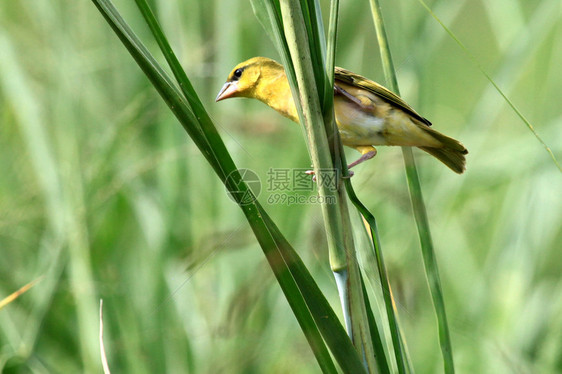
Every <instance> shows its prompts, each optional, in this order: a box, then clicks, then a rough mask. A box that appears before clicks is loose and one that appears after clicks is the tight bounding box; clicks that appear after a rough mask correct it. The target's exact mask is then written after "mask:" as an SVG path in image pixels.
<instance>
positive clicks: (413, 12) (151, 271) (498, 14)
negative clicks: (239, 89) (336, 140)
mask: <svg viewBox="0 0 562 374" xmlns="http://www.w3.org/2000/svg"><path fill="white" fill-rule="evenodd" d="M151 4H152V5H153V6H154V9H155V10H156V11H157V12H158V14H159V18H160V20H161V23H162V25H163V28H164V30H165V31H166V33H167V35H168V37H169V39H170V41H171V42H172V44H173V47H174V48H175V50H176V52H177V53H178V57H180V59H181V61H182V62H183V64H184V67H185V69H186V71H187V73H188V76H189V77H190V78H191V79H192V81H193V84H194V86H195V88H196V90H197V91H198V93H199V94H200V97H201V98H202V101H203V103H204V104H205V105H206V107H207V109H208V110H209V112H210V113H211V115H212V117H213V118H214V119H215V121H216V123H217V125H218V126H219V131H220V133H221V134H222V136H223V139H224V141H225V142H226V144H227V146H228V148H229V150H230V151H231V153H232V155H233V157H234V159H235V161H236V162H237V164H238V166H239V167H244V168H249V169H251V170H253V171H255V172H256V173H257V174H258V176H259V177H260V178H261V180H262V193H261V195H260V201H262V202H263V203H264V204H265V205H266V208H267V210H268V212H269V213H270V214H271V216H272V218H273V219H274V220H275V221H276V222H277V224H278V225H279V226H280V228H281V230H282V232H283V233H284V234H285V235H286V236H287V238H288V239H289V241H290V242H291V243H292V244H293V246H294V247H295V248H296V249H297V250H298V251H299V253H300V254H301V256H302V257H303V259H304V260H305V263H306V264H307V266H308V267H309V268H310V270H311V271H312V272H313V274H314V275H315V278H316V279H317V281H318V282H319V284H320V285H321V287H322V289H323V291H324V292H325V294H326V295H327V297H328V298H329V299H330V300H331V302H332V304H333V306H334V309H335V310H336V311H337V312H338V313H339V305H338V299H337V297H338V296H337V292H336V288H335V283H334V281H333V278H332V275H331V272H330V270H329V266H328V259H327V248H326V245H325V238H324V229H323V227H322V217H321V213H320V209H319V206H318V205H316V204H294V205H290V206H288V205H286V204H268V197H270V196H271V194H272V192H271V191H267V178H268V175H267V173H268V171H269V170H270V169H271V168H277V169H292V168H299V169H301V168H308V167H309V165H310V161H309V158H308V154H307V151H306V148H305V144H304V141H303V137H302V132H301V129H299V127H298V126H297V125H295V124H293V123H291V122H290V121H289V120H287V119H285V118H282V117H280V116H279V115H277V114H276V113H275V112H274V111H273V110H271V109H269V108H267V107H266V106H265V105H263V104H261V103H259V102H252V101H250V100H242V99H237V100H228V101H225V102H221V103H218V104H217V103H214V97H215V95H216V94H217V92H218V90H219V89H220V87H221V85H222V83H223V82H224V80H225V79H226V77H227V74H228V73H229V72H230V70H231V68H232V67H233V66H234V65H235V64H236V63H238V62H240V61H242V60H245V59H247V58H249V57H252V56H256V55H263V56H268V57H272V58H276V59H278V56H277V55H276V51H275V50H274V47H273V45H272V43H271V42H270V41H269V40H268V39H267V37H266V35H265V33H264V32H263V30H262V29H261V27H260V25H259V23H258V22H257V20H256V18H255V17H254V15H253V12H252V9H251V6H250V4H249V2H248V1H234V0H214V1H196V0H186V1H176V0H165V1H164V0H162V1H152V2H151ZM429 4H430V6H431V8H432V9H433V10H434V11H435V13H436V14H437V15H438V16H439V17H440V18H441V19H442V20H443V22H444V23H445V24H446V25H448V26H449V27H450V28H451V29H452V31H453V32H454V33H455V34H456V35H457V36H458V37H459V38H460V39H461V40H462V41H463V42H464V43H465V44H466V46H467V47H468V48H469V50H470V51H471V52H472V53H473V54H474V55H475V56H476V58H477V59H478V60H479V61H480V62H481V64H482V66H483V68H484V69H485V70H486V71H488V72H489V73H490V74H491V76H492V77H493V78H494V80H495V81H496V82H497V83H498V84H499V86H500V87H501V88H502V89H504V90H505V92H506V93H507V95H508V96H509V97H510V98H511V99H512V100H513V102H514V103H515V105H516V106H517V107H518V108H519V109H520V110H521V111H522V112H523V113H524V114H525V116H526V117H527V118H528V119H529V120H530V121H531V123H533V124H534V126H535V128H536V130H537V131H538V133H539V134H540V135H541V136H542V137H543V138H544V140H545V141H546V142H547V143H548V144H549V145H550V146H551V147H552V150H553V152H554V153H555V154H556V155H557V157H558V159H559V160H560V159H562V140H561V139H562V137H561V136H560V135H561V130H562V105H561V102H560V98H561V97H562V74H561V73H562V70H561V66H562V10H561V8H562V6H561V5H562V4H560V1H559V0H544V1H523V0H521V1H511V0H490V1H469V0H458V1H451V0H447V1H440V0H436V1H432V2H430V3H429ZM116 5H117V6H118V8H119V9H120V10H121V11H122V12H123V14H124V15H125V17H126V19H127V21H128V22H130V24H131V25H132V26H133V28H134V30H135V31H136V32H137V33H138V34H139V35H140V36H141V38H143V39H144V40H145V41H146V43H147V44H148V45H149V47H151V49H152V50H153V51H157V48H155V44H154V43H153V42H152V39H150V38H149V33H148V31H147V29H146V27H145V25H144V24H143V21H142V17H141V16H140V14H139V13H138V11H137V10H136V8H135V5H134V2H132V1H125V0H118V1H117V2H116ZM323 6H325V7H326V8H327V6H328V4H327V3H326V2H324V3H323ZM382 7H383V14H384V15H385V17H386V18H385V21H386V25H387V32H388V34H389V38H390V42H391V48H392V52H393V57H394V60H395V64H396V68H397V73H398V78H399V84H400V88H401V91H402V92H401V93H402V96H403V97H404V98H405V99H406V100H407V101H408V102H409V103H410V104H411V105H412V106H413V107H414V108H416V109H417V110H418V112H420V113H421V114H422V115H424V116H426V117H427V118H429V119H430V120H431V121H432V122H433V124H434V127H435V128H436V129H438V130H440V131H442V132H444V133H446V134H448V135H450V136H453V137H455V138H458V139H460V140H461V141H462V142H463V143H464V144H465V145H466V146H467V148H468V149H469V151H470V154H469V155H468V165H467V166H468V169H467V171H466V173H465V174H463V175H462V176H458V175H455V174H454V173H452V172H451V171H450V170H448V169H447V168H446V167H444V166H443V165H442V164H440V163H439V162H438V161H435V160H434V159H432V158H431V157H429V156H427V155H425V154H423V153H422V152H416V156H418V157H417V160H418V164H419V169H420V174H421V175H420V176H421V179H422V185H423V190H424V193H425V198H426V205H427V209H428V214H429V218H430V222H431V227H432V230H433V239H434V242H435V247H436V251H437V255H438V262H439V266H440V270H441V276H442V284H443V287H444V293H445V301H446V307H447V312H448V317H449V323H450V327H451V332H452V340H453V348H454V355H455V360H456V366H457V369H458V372H460V373H512V372H516V373H539V372H540V373H555V372H562V338H561V337H562V256H561V250H562V193H561V192H562V178H561V174H560V171H559V170H558V169H557V168H556V166H555V165H554V163H553V162H552V160H551V159H550V157H549V155H548V154H547V152H546V151H545V149H544V148H543V147H542V146H541V144H540V143H539V142H538V141H537V140H536V138H535V137H534V136H533V135H532V134H531V132H530V131H529V130H528V129H527V128H526V127H525V125H524V123H523V122H522V121H521V120H520V119H518V118H517V117H516V115H515V113H514V112H513V110H512V109H510V108H509V107H508V105H507V104H506V103H505V101H504V100H503V99H502V98H501V96H500V95H499V94H498V93H497V92H496V91H495V90H494V89H493V87H492V86H491V85H490V84H489V82H488V81H487V80H486V79H485V77H484V75H483V74H482V73H481V72H480V71H479V70H478V68H477V67H476V66H475V64H474V63H473V62H472V61H471V60H470V59H469V58H468V57H467V56H466V55H465V54H464V53H463V52H462V51H461V49H460V48H459V47H458V45H457V44H456V43H455V42H454V41H453V40H452V39H451V38H450V37H449V36H448V35H447V34H446V33H445V32H444V30H443V29H442V28H441V26H440V25H439V24H438V23H437V22H436V21H435V20H434V19H433V18H432V17H431V16H430V15H429V14H428V13H427V11H425V10H424V9H423V7H422V6H421V5H420V4H419V3H418V2H416V1H410V0H396V1H390V0H383V1H382ZM326 10H327V9H326ZM325 15H327V11H326V12H325ZM340 16H341V18H340V22H339V38H338V50H337V64H338V65H339V66H342V67H345V68H347V69H350V70H353V71H355V72H357V73H360V74H362V75H365V76H367V77H370V78H372V79H374V80H377V81H379V82H381V83H384V82H383V81H382V80H383V74H382V70H381V65H380V59H379V55H378V47H377V44H376V37H375V32H374V27H373V25H372V20H371V18H370V9H369V4H368V2H367V1H354V2H342V4H341V12H340ZM0 117H1V124H0V126H1V127H0V175H1V178H0V181H1V182H0V254H1V260H0V299H1V298H3V297H5V296H7V295H8V294H10V293H11V292H13V291H15V290H16V289H18V288H19V287H21V286H22V285H24V284H26V283H27V282H29V281H31V280H33V279H36V278H37V277H39V276H44V278H43V280H42V281H41V283H39V284H38V285H37V286H35V287H34V288H33V289H32V290H31V291H29V292H28V293H27V294H25V295H23V296H22V297H20V298H19V299H18V300H17V301H15V302H13V303H12V304H10V305H8V306H7V307H6V308H4V309H3V310H1V311H0V371H2V372H5V373H78V372H87V373H93V372H100V371H101V364H100V359H99V346H98V335H97V334H98V318H99V317H98V316H99V315H98V313H99V299H100V298H103V299H104V322H105V345H106V351H107V354H108V360H109V365H110V367H111V369H112V371H113V372H115V373H120V372H123V373H163V372H166V373H186V372H188V373H318V372H319V371H320V370H319V368H318V366H317V364H316V362H315V359H314V357H313V355H312V353H311V351H310V349H309V348H308V346H307V343H306V340H305V339H304V337H303V335H302V333H301V331H300V329H299V327H298V325H297V323H296V321H295V319H294V317H293V315H292V313H291V311H290V308H289V307H288V305H287V303H286V301H285V299H284V297H283V295H282V294H281V292H280V289H279V287H278V285H277V283H276V281H275V279H274V278H273V276H272V274H271V271H270V270H269V267H268V265H267V263H266V262H265V261H264V258H263V254H262V252H261V250H260V249H259V246H258V245H257V243H256V241H255V239H254V238H253V236H252V233H251V232H250V230H249V226H248V225H247V224H246V222H245V220H244V218H243V215H242V213H241V211H240V210H239V208H238V207H237V206H236V205H235V204H234V203H233V202H232V201H231V200H230V199H229V197H228V196H227V194H226V193H225V191H224V188H223V187H222V185H221V184H220V182H219V181H218V179H217V178H216V177H215V175H214V174H213V173H212V171H211V169H210V167H209V166H208V165H207V164H206V162H205V160H204V158H203V157H202V156H201V155H200V154H199V153H198V150H197V149H196V147H195V146H194V145H193V144H192V143H191V142H190V140H189V139H188V137H187V135H186V134H185V133H184V131H183V130H182V129H181V127H180V126H178V123H177V122H176V120H175V119H174V118H173V117H172V115H171V114H170V112H169V110H168V109H167V108H166V107H165V105H164V104H163V102H162V101H161V99H160V98H159V97H158V96H157V93H156V92H155V90H154V89H153V88H152V87H151V85H150V84H149V82H148V81H147V79H146V78H145V76H144V75H143V74H142V72H141V71H140V70H139V68H138V67H137V66H136V64H135V63H134V61H133V60H132V58H131V57H130V56H129V55H128V53H127V52H126V50H125V49H124V48H123V47H122V45H121V44H120V42H119V41H118V40H117V38H116V37H115V36H114V35H113V33H112V31H111V30H110V29H109V27H108V26H107V25H106V23H105V22H104V20H103V19H102V17H101V16H100V14H99V13H98V11H97V10H96V9H95V7H94V6H93V5H92V4H91V3H90V2H88V1H46V0H34V1H21V0H20V1H10V2H8V1H4V2H1V3H0ZM356 156H357V154H356V153H355V151H352V150H349V152H348V159H351V158H355V157H356ZM353 184H354V186H355V188H356V191H357V193H358V195H359V197H360V198H361V199H362V201H363V202H364V203H365V204H366V205H367V206H368V207H369V209H371V210H372V211H373V212H374V214H375V216H376V217H377V219H378V222H379V231H380V233H381V239H382V245H383V250H384V252H385V256H386V260H387V266H388V270H389V273H390V276H391V283H392V286H393V288H394V291H395V297H396V299H397V308H398V311H399V315H400V319H401V322H402V325H403V327H404V330H405V336H406V339H407V342H408V347H409V351H410V354H411V357H412V360H413V363H414V367H415V369H416V372H419V373H435V372H440V371H442V364H441V355H440V351H439V345H438V340H437V331H436V330H437V329H436V322H435V315H434V314H433V309H432V306H431V299H430V296H429V294H428V291H427V286H426V281H425V277H424V273H423V266H422V263H421V256H420V252H419V249H418V246H419V245H418V239H417V234H416V229H415V225H414V221H413V218H412V214H411V208H410V205H409V204H410V203H409V197H408V192H407V186H406V182H405V175H404V169H403V162H402V155H401V152H400V150H399V149H398V148H384V147H382V148H379V154H378V155H377V157H376V158H375V159H374V160H372V161H370V162H368V163H365V164H363V165H361V166H360V167H358V168H357V170H356V175H355V177H354V178H353ZM309 194H310V193H309Z"/></svg>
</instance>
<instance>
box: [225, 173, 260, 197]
mask: <svg viewBox="0 0 562 374" xmlns="http://www.w3.org/2000/svg"><path fill="white" fill-rule="evenodd" d="M238 175H239V176H238ZM244 182H246V185H247V186H248V188H244V187H243V183H244ZM226 186H227V187H226V193H227V194H228V196H229V197H230V198H231V199H232V200H233V201H234V202H235V203H237V204H240V205H248V204H251V203H253V202H254V201H256V199H257V198H258V196H259V195H260V192H261V181H260V178H259V177H258V175H257V174H256V173H255V172H254V171H253V170H250V169H237V170H234V171H233V172H231V173H230V174H228V176H227V177H226ZM228 186H231V187H232V186H234V187H233V188H232V190H229V189H228Z"/></svg>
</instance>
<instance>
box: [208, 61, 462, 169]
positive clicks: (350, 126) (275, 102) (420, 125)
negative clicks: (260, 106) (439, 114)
mask: <svg viewBox="0 0 562 374" xmlns="http://www.w3.org/2000/svg"><path fill="white" fill-rule="evenodd" d="M230 97H249V98H253V99H258V100H260V101H262V102H264V103H265V104H267V105H268V106H270V107H271V108H273V109H275V110H276V111H278V112H279V113H281V114H282V115H284V116H285V117H288V118H290V119H292V120H293V121H295V122H297V123H298V122H299V118H298V114H297V109H296V107H295V104H294V102H293V97H292V94H291V89H290V87H289V81H288V80H287V76H286V75H285V69H283V66H282V65H281V64H279V63H278V62H276V61H274V60H272V59H269V58H266V57H254V58H251V59H249V60H247V61H245V62H242V63H240V64H238V65H236V67H235V68H234V69H232V72H231V73H230V75H229V76H228V79H227V81H226V83H225V84H224V86H223V87H222V89H221V90H220V92H219V94H218V96H217V98H216V101H220V100H224V99H228V98H230ZM334 112H335V117H336V123H337V125H338V129H339V132H340V138H341V140H342V143H343V144H344V145H346V146H348V147H351V148H355V149H356V150H358V151H359V152H361V157H360V158H359V159H358V160H356V161H355V162H353V163H351V164H350V165H349V168H351V167H353V166H355V165H357V164H360V163H361V162H363V161H366V160H368V159H371V158H373V157H374V156H375V155H376V153H377V151H376V149H375V148H374V147H373V146H378V145H398V146H410V147H418V148H420V149H422V150H424V151H426V152H427V153H429V154H431V155H432V156H435V157H436V158H437V159H439V160H440V161H441V162H443V163H444V164H445V165H447V166H448V167H449V168H450V169H451V170H453V171H454V172H456V173H459V174H461V173H462V172H463V171H464V170H465V157H464V155H466V154H467V153H468V151H467V150H466V148H465V147H464V146H463V145H462V144H461V143H460V142H459V141H457V140H455V139H453V138H450V137H448V136H445V135H443V134H441V133H440V132H438V131H436V130H433V129H432V128H431V127H429V126H431V122H429V121H428V120H427V119H425V118H423V117H422V116H420V115H419V114H418V113H416V111H415V110H414V109H412V107H410V106H409V105H408V104H407V103H406V102H405V101H404V100H402V99H401V98H400V97H399V96H397V95H395V94H394V93H392V92H391V91H389V90H387V89H386V88H384V87H383V86H381V85H380V84H378V83H375V82H373V81H371V80H369V79H367V78H364V77H362V76H360V75H357V74H354V73H352V72H350V71H347V70H345V69H342V68H338V67H336V70H335V85H334Z"/></svg>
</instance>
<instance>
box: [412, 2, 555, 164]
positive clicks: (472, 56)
mask: <svg viewBox="0 0 562 374" xmlns="http://www.w3.org/2000/svg"><path fill="white" fill-rule="evenodd" d="M418 1H419V2H420V4H421V5H422V6H423V7H424V8H425V9H426V10H427V11H428V13H429V14H431V16H432V17H433V18H434V19H435V20H436V21H437V22H438V23H439V24H440V25H441V27H443V29H444V30H445V32H447V34H449V36H450V37H451V38H452V39H453V40H454V41H455V43H457V44H458V46H459V47H460V48H461V49H462V50H463V52H464V53H466V55H467V56H468V57H469V58H470V59H471V60H472V62H473V63H474V64H475V65H476V67H477V68H478V70H480V72H481V73H482V74H483V75H484V76H485V77H486V79H487V80H488V82H490V83H491V84H492V86H494V88H495V89H496V91H498V93H499V94H500V95H501V97H502V98H503V99H504V100H505V102H506V103H507V105H509V107H510V108H511V109H513V111H514V112H515V114H516V115H517V116H518V117H519V118H520V119H521V121H523V123H524V124H525V126H527V128H528V129H529V130H530V131H531V132H532V133H533V135H534V136H535V138H536V139H537V140H538V141H539V143H541V144H542V146H543V147H544V149H545V150H546V152H547V153H548V154H549V156H550V158H551V159H552V161H553V162H554V165H556V167H557V168H558V170H559V171H560V172H562V165H560V162H558V160H557V159H556V156H555V155H554V153H553V152H552V149H551V148H550V147H549V146H548V145H547V144H546V142H545V141H544V140H543V139H542V138H541V136H540V135H539V134H538V133H537V131H536V130H535V127H534V126H533V125H532V124H531V122H529V120H528V119H527V118H526V117H525V116H524V115H523V113H521V111H520V110H519V109H518V108H517V107H516V106H515V104H513V102H512V101H511V100H510V99H509V98H508V97H507V95H506V94H505V93H504V92H503V90H502V89H501V88H500V87H499V86H498V85H497V83H496V82H495V81H494V79H493V78H492V77H491V76H490V74H488V72H487V71H486V70H485V69H484V67H483V66H482V64H481V63H480V62H479V61H478V59H477V58H476V56H474V54H472V53H471V52H470V51H469V50H468V48H467V47H466V46H465V45H464V44H463V42H461V41H460V39H459V38H457V36H456V35H455V34H454V33H453V32H452V31H451V30H450V29H449V28H448V27H447V26H445V24H444V23H443V22H442V21H441V19H440V18H439V17H437V15H436V14H435V13H433V11H432V10H431V8H430V7H429V6H428V5H427V4H426V3H425V2H424V1H423V0H418Z"/></svg>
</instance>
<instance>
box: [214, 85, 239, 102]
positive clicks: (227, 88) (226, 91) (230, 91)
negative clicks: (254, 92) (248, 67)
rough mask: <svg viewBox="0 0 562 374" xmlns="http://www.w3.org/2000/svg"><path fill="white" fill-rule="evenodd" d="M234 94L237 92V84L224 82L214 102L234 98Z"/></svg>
mask: <svg viewBox="0 0 562 374" xmlns="http://www.w3.org/2000/svg"><path fill="white" fill-rule="evenodd" d="M236 92H238V82H226V83H225V84H224V86H222V88H221V90H220V91H219V94H218V95H217V98H216V99H215V101H221V100H224V99H228V98H229V97H232V96H234V95H235V94H236Z"/></svg>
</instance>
